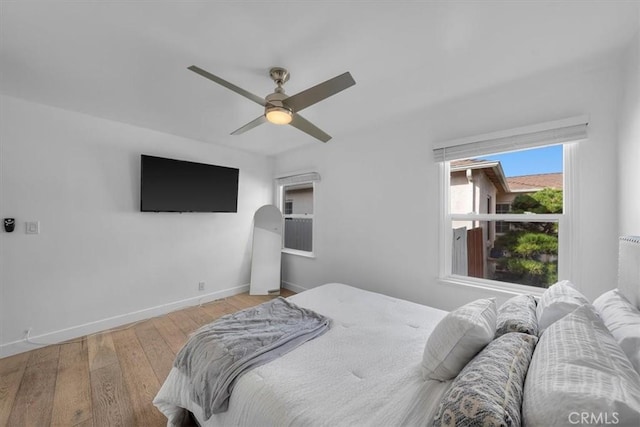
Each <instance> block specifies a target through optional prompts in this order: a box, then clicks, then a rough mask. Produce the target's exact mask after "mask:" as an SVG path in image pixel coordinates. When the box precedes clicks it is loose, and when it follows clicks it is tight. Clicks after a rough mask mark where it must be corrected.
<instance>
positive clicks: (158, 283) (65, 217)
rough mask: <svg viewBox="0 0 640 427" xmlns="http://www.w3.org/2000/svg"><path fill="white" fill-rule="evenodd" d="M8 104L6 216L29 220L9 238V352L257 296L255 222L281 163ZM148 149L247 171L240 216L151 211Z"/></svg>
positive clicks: (3, 136)
mask: <svg viewBox="0 0 640 427" xmlns="http://www.w3.org/2000/svg"><path fill="white" fill-rule="evenodd" d="M0 102H1V104H0V107H1V110H0V111H1V120H2V124H1V126H0V132H1V133H0V155H1V167H2V170H1V186H0V191H1V193H0V217H3V218H4V217H15V218H16V220H17V227H16V231H14V232H13V233H5V232H4V231H2V232H0V239H1V240H0V251H1V256H0V292H1V298H0V322H1V325H0V345H1V347H0V351H2V353H0V355H6V354H10V353H12V352H16V351H20V350H24V349H29V348H33V347H28V346H26V347H25V345H24V343H22V338H23V334H24V330H25V329H27V328H33V330H32V332H31V335H32V336H35V338H34V340H35V341H44V342H52V341H55V340H58V339H67V338H71V337H73V336H78V335H83V334H84V333H87V332H93V331H97V330H100V329H104V328H105V327H111V326H115V325H118V324H122V323H123V322H126V321H131V320H136V319H137V318H144V317H150V316H151V315H155V314H159V313H160V312H163V311H168V310H172V309H175V308H177V307H179V306H181V305H185V304H191V305H193V304H196V303H198V299H199V298H200V297H205V299H213V298H215V297H220V296H224V295H226V294H229V293H235V292H239V291H241V290H243V289H245V288H238V287H242V286H245V285H247V284H248V283H249V274H250V249H251V235H252V234H251V228H252V220H253V214H254V212H255V211H256V209H258V208H259V207H260V206H261V205H263V204H266V203H270V202H271V199H272V192H273V190H272V188H273V181H272V176H273V165H272V161H271V160H269V159H268V158H265V157H262V156H257V155H252V154H248V153H245V152H241V151H235V150H231V149H228V148H222V147H220V146H215V145H212V144H206V143H202V142H198V141H193V140H188V139H185V138H180V137H177V136H173V135H168V134H163V133H159V132H155V131H151V130H148V129H143V128H138V127H134V126H130V125H125V124H122V123H117V122H112V121H107V120H103V119H99V118H95V117H91V116H86V115H82V114H78V113H74V112H70V111H65V110H61V109H57V108H52V107H47V106H42V105H38V104H33V103H30V102H25V101H22V100H18V99H15V98H11V97H6V96H2V97H1V101H0ZM141 153H145V154H151V155H158V156H163V157H171V158H178V159H184V160H190V161H198V162H203V163H211V164H217V165H223V166H230V167H237V168H239V169H240V178H239V181H240V183H239V199H238V213H236V214H232V213H185V214H178V213H141V212H140V211H139V186H140V171H139V169H140V154H141ZM24 221H40V225H41V233H40V234H39V235H29V234H25V232H24ZM200 281H204V282H206V285H205V291H204V292H199V291H198V282H200ZM92 322H96V323H92ZM69 328H70V329H69Z"/></svg>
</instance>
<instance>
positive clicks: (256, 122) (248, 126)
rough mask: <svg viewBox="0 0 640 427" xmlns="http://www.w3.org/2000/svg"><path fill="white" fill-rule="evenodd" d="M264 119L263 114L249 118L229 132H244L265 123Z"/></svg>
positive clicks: (236, 133) (234, 133)
mask: <svg viewBox="0 0 640 427" xmlns="http://www.w3.org/2000/svg"><path fill="white" fill-rule="evenodd" d="M266 121H267V119H266V118H265V117H264V116H260V117H258V118H257V119H254V120H251V121H250V122H249V123H247V124H246V125H244V126H242V127H241V128H239V129H236V130H234V131H233V132H231V135H240V134H241V133H245V132H246V131H248V130H251V129H253V128H254V127H256V126H258V125H261V124H263V123H265V122H266Z"/></svg>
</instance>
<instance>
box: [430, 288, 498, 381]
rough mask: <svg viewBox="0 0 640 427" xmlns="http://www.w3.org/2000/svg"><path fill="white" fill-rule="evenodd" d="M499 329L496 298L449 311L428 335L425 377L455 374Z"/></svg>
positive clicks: (432, 377)
mask: <svg viewBox="0 0 640 427" xmlns="http://www.w3.org/2000/svg"><path fill="white" fill-rule="evenodd" d="M495 332H496V300H495V298H489V299H479V300H476V301H473V302H470V303H469V304H465V305H463V306H462V307H460V308H458V309H456V310H454V311H452V312H450V313H449V314H447V315H446V316H445V317H444V318H443V319H442V320H441V321H440V323H438V324H437V325H436V327H435V329H434V330H433V332H432V333H431V335H429V339H428V340H427V344H426V346H425V348H424V355H423V357H422V372H423V375H424V377H425V379H433V380H438V381H446V380H450V379H452V378H455V377H456V376H457V375H458V374H459V373H460V371H461V370H462V368H464V367H465V365H466V364H467V363H468V362H469V361H470V360H471V359H473V357H474V356H475V355H476V354H478V352H479V351H480V350H482V349H483V348H484V347H485V346H486V345H487V344H489V343H490V342H491V340H492V339H493V336H494V335H495Z"/></svg>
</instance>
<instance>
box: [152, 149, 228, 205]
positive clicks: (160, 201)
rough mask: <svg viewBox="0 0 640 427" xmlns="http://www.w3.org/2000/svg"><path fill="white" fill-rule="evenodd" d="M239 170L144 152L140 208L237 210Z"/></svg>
mask: <svg viewBox="0 0 640 427" xmlns="http://www.w3.org/2000/svg"><path fill="white" fill-rule="evenodd" d="M238 175H239V170H238V169H235V168H228V167H224V166H216V165H208V164H204V163H195V162H187V161H184V160H175V159H166V158H163V157H155V156H148V155H145V154H142V155H141V158H140V211H142V212H238Z"/></svg>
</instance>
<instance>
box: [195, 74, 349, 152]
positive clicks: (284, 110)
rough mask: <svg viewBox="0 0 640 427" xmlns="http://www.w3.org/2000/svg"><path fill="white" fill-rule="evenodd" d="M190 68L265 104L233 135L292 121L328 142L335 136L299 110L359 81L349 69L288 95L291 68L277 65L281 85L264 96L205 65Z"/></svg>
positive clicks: (275, 75)
mask: <svg viewBox="0 0 640 427" xmlns="http://www.w3.org/2000/svg"><path fill="white" fill-rule="evenodd" d="M188 69H189V70H191V71H193V72H194V73H198V74H200V75H201V76H203V77H206V78H207V79H209V80H213V81H214V82H216V83H218V84H220V85H222V86H224V87H226V88H227V89H230V90H232V91H234V92H236V93H238V94H240V95H242V96H244V97H245V98H248V99H250V100H252V101H253V102H255V103H257V104H260V105H261V106H263V107H264V114H263V115H261V116H260V117H258V118H256V119H254V120H252V121H250V122H249V123H247V124H246V125H244V126H242V127H241V128H239V129H236V130H234V131H233V132H231V135H239V134H241V133H244V132H246V131H248V130H250V129H253V128H254V127H256V126H258V125H261V124H262V123H264V122H270V123H274V124H277V125H286V124H289V125H291V126H293V127H295V128H298V129H299V130H301V131H302V132H305V133H307V134H309V135H311V136H312V137H314V138H316V139H319V140H320V141H322V142H327V141H328V140H330V139H331V136H330V135H328V134H327V133H326V132H324V131H323V130H321V129H320V128H318V127H317V126H315V125H314V124H313V123H311V122H310V121H308V120H307V119H305V118H304V117H302V116H301V115H300V114H298V113H299V112H300V111H302V110H304V109H305V108H307V107H310V106H311V105H313V104H315V103H317V102H320V101H322V100H323V99H326V98H328V97H330V96H332V95H335V94H336V93H338V92H341V91H343V90H345V89H347V88H348V87H351V86H353V85H354V84H356V82H355V80H353V77H351V74H350V73H349V72H346V73H344V74H340V75H339V76H336V77H334V78H332V79H329V80H327V81H326V82H323V83H320V84H317V85H315V86H313V87H310V88H309V89H306V90H303V91H302V92H298V93H297V94H295V95H292V96H288V95H286V94H285V93H284V88H283V87H282V86H283V85H284V84H285V83H286V82H287V80H289V72H288V71H287V70H286V69H285V68H282V67H273V68H271V70H269V75H270V76H271V78H272V79H273V81H274V82H275V83H276V85H277V87H276V88H275V90H274V92H273V93H272V94H269V95H267V96H266V97H265V98H261V97H259V96H258V95H254V94H252V93H251V92H248V91H246V90H244V89H242V88H240V87H238V86H236V85H234V84H233V83H229V82H228V81H226V80H224V79H221V78H220V77H218V76H215V75H213V74H211V73H209V72H208V71H205V70H203V69H202V68H199V67H196V66H195V65H192V66H190V67H188Z"/></svg>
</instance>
